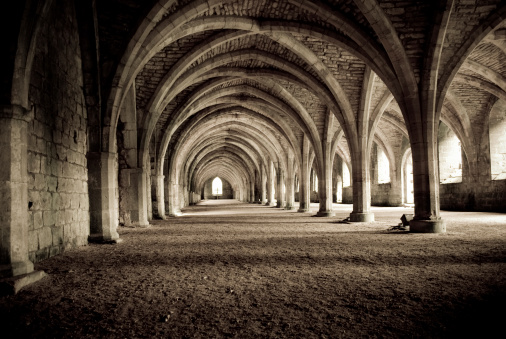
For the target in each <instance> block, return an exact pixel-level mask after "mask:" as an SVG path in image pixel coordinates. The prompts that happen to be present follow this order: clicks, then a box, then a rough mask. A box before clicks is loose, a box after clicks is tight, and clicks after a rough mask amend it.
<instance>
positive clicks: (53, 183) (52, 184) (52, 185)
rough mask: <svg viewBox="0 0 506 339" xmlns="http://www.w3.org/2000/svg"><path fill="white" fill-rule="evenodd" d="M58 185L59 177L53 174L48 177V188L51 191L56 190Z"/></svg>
mask: <svg viewBox="0 0 506 339" xmlns="http://www.w3.org/2000/svg"><path fill="white" fill-rule="evenodd" d="M57 187H58V178H57V177H53V176H48V177H47V189H48V191H49V192H56V188H57Z"/></svg>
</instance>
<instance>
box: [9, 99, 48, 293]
mask: <svg viewBox="0 0 506 339" xmlns="http://www.w3.org/2000/svg"><path fill="white" fill-rule="evenodd" d="M30 119H31V114H29V112H26V110H25V109H23V108H22V107H20V106H7V107H2V108H0V149H1V150H2V151H1V152H0V160H1V163H2V165H1V166H0V203H1V206H2V212H1V215H0V234H1V237H0V279H1V280H0V282H1V285H7V286H6V287H8V288H9V290H10V291H9V292H11V293H17V292H18V290H19V289H21V288H22V287H23V286H25V285H28V284H30V283H32V282H35V281H37V280H39V279H41V278H42V277H44V276H45V273H44V272H42V271H34V270H33V263H32V262H31V261H30V260H29V259H28V183H27V182H28V177H27V173H28V172H27V159H28V152H27V142H28V141H27V137H28V130H27V128H28V122H29V121H30ZM3 287H4V286H2V288H3Z"/></svg>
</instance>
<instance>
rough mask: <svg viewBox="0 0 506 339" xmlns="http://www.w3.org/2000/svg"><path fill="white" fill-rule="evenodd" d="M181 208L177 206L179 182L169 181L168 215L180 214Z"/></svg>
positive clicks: (175, 215) (176, 215)
mask: <svg viewBox="0 0 506 339" xmlns="http://www.w3.org/2000/svg"><path fill="white" fill-rule="evenodd" d="M181 215H182V213H181V209H180V206H179V184H178V182H177V181H175V182H174V181H170V182H169V216H170V217H178V216H181Z"/></svg>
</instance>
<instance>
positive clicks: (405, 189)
mask: <svg viewBox="0 0 506 339" xmlns="http://www.w3.org/2000/svg"><path fill="white" fill-rule="evenodd" d="M413 190H414V188H413V157H412V156H411V149H410V148H408V149H407V150H406V152H405V153H404V156H403V157H402V197H403V198H402V202H403V203H405V204H413V203H414V193H413Z"/></svg>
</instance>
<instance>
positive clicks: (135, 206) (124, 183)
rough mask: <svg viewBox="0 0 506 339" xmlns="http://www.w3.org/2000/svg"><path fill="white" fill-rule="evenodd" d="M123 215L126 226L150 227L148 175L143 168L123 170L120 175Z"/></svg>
mask: <svg viewBox="0 0 506 339" xmlns="http://www.w3.org/2000/svg"><path fill="white" fill-rule="evenodd" d="M120 186H121V187H122V190H121V193H122V196H121V197H120V198H121V200H120V201H121V205H122V209H121V213H122V214H123V219H124V221H125V226H130V227H148V226H149V222H148V213H147V212H148V206H147V205H148V202H147V197H146V193H147V189H146V173H145V171H144V170H143V169H142V168H132V169H122V170H121V175H120Z"/></svg>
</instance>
